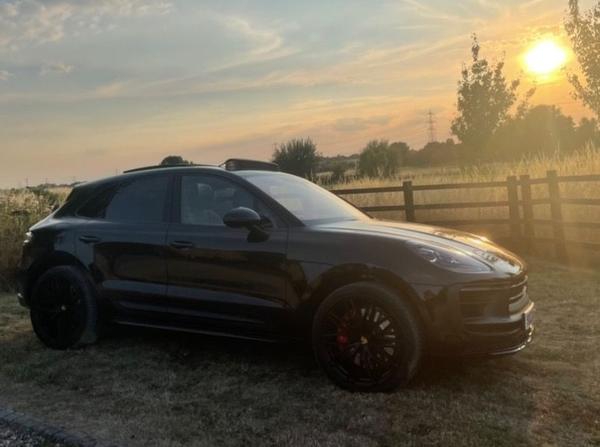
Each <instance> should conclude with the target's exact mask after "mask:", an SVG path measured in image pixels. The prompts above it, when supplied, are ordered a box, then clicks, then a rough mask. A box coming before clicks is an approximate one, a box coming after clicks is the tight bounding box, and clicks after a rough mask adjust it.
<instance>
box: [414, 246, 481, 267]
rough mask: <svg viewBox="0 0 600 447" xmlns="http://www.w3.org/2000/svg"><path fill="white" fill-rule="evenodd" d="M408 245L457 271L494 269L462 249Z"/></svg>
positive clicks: (427, 259) (425, 257)
mask: <svg viewBox="0 0 600 447" xmlns="http://www.w3.org/2000/svg"><path fill="white" fill-rule="evenodd" d="M408 246H409V247H410V248H411V249H412V250H413V251H414V252H415V253H416V254H417V255H419V256H420V257H421V258H423V259H425V260H426V261H429V262H430V263H432V264H434V265H436V266H438V267H440V268H443V269H445V270H450V271H453V272H457V273H486V272H490V271H492V269H491V268H490V267H489V266H488V265H487V264H485V263H484V262H482V261H479V260H477V259H476V258H475V257H473V256H470V255H468V254H467V253H464V252H462V251H460V250H456V249H453V248H451V247H443V246H440V245H430V244H419V243H414V242H409V243H408Z"/></svg>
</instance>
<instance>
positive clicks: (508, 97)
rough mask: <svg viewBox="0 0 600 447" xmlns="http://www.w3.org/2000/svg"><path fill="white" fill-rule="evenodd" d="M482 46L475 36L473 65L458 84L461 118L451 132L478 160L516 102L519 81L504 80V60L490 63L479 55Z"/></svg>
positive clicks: (465, 70) (456, 121)
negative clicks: (476, 152)
mask: <svg viewBox="0 0 600 447" xmlns="http://www.w3.org/2000/svg"><path fill="white" fill-rule="evenodd" d="M479 51H480V46H479V42H478V40H477V37H476V36H473V44H472V46H471V55H472V62H471V65H470V66H464V67H463V70H462V73H461V76H462V77H461V80H460V81H459V83H458V101H457V108H458V113H459V115H458V116H457V117H456V118H455V119H454V120H453V122H452V127H451V129H452V133H453V134H454V135H456V136H457V137H458V138H459V139H460V141H462V142H463V144H464V145H465V146H466V148H468V149H469V150H470V151H471V152H472V155H475V156H476V157H478V156H481V154H475V151H481V150H482V148H483V147H484V146H485V144H486V143H487V142H488V141H489V139H490V138H491V137H492V135H493V134H494V132H495V131H496V129H497V128H498V127H499V126H500V125H502V123H504V121H505V120H506V118H507V117H508V113H509V110H510V108H511V107H512V106H513V104H514V103H515V101H516V99H517V95H516V91H517V88H518V86H519V81H518V80H514V81H511V82H508V81H507V80H506V78H505V77H504V72H503V70H504V61H500V62H497V63H496V64H495V65H493V64H489V63H488V61H487V60H486V59H483V58H481V57H480V56H479Z"/></svg>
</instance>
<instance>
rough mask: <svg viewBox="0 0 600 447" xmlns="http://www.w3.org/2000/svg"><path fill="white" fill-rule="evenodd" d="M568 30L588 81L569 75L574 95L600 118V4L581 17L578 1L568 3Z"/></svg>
mask: <svg viewBox="0 0 600 447" xmlns="http://www.w3.org/2000/svg"><path fill="white" fill-rule="evenodd" d="M565 29H566V31H567V34H568V35H569V38H570V39H571V44H572V46H573V51H574V53H575V55H576V56H577V61H578V62H579V65H580V67H581V73H582V76H583V78H584V79H585V80H582V79H580V78H579V76H577V75H576V74H571V75H569V81H570V82H571V84H572V85H573V88H574V89H575V92H574V96H575V97H576V98H578V99H580V100H581V101H582V102H583V103H584V104H585V105H586V106H587V107H589V108H590V110H592V111H593V112H594V114H595V115H596V117H597V118H598V119H600V2H598V3H597V4H596V6H594V7H593V8H591V9H590V10H589V11H586V12H585V13H583V14H582V13H581V12H580V10H579V2H578V0H569V12H568V16H567V19H566V21H565Z"/></svg>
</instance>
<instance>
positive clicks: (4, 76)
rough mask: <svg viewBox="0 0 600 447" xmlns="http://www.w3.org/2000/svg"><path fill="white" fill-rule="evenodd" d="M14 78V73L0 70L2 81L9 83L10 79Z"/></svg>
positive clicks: (0, 79)
mask: <svg viewBox="0 0 600 447" xmlns="http://www.w3.org/2000/svg"><path fill="white" fill-rule="evenodd" d="M10 77H12V73H10V72H8V71H6V70H0V81H8V78H10Z"/></svg>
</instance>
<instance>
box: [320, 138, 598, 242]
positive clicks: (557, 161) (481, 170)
mask: <svg viewBox="0 0 600 447" xmlns="http://www.w3.org/2000/svg"><path fill="white" fill-rule="evenodd" d="M549 170H556V171H557V172H558V174H559V175H582V174H600V148H597V147H592V146H588V147H586V148H585V149H582V150H580V151H577V152H574V153H572V154H570V155H568V156H561V155H560V154H556V155H544V156H537V157H530V158H526V159H523V160H521V161H519V162H514V163H490V164H484V165H478V166H468V167H449V166H444V167H432V168H406V169H402V170H401V171H400V173H399V175H398V176H397V177H395V178H391V179H390V178H387V179H384V178H375V179H373V178H370V179H369V178H350V179H348V180H347V181H346V182H343V183H338V184H334V185H329V186H328V187H329V188H330V189H336V188H369V187H377V186H390V185H400V184H401V182H402V181H404V180H411V181H412V182H413V184H414V185H430V184H440V183H463V182H464V183H472V182H489V181H498V180H506V177H507V176H510V175H515V176H519V175H523V174H528V175H529V176H530V177H531V178H542V177H545V176H546V173H547V171H549ZM560 189H561V196H562V197H569V198H598V199H600V183H598V182H581V183H565V184H561V188H560ZM532 195H533V198H534V199H538V198H539V199H542V198H547V197H548V188H547V185H534V186H533V187H532ZM344 198H346V199H348V200H350V201H351V202H352V203H354V204H356V205H357V206H378V205H403V204H404V199H403V195H402V193H393V192H392V193H377V194H352V195H345V196H344ZM414 198H415V203H416V204H432V203H451V202H492V201H505V200H507V191H506V188H481V189H447V190H434V191H416V192H415V197H414ZM534 212H535V217H536V218H537V219H549V218H550V210H549V206H548V205H544V204H539V205H535V209H534ZM374 217H378V218H383V219H392V220H404V213H403V212H378V213H374ZM416 217H417V221H421V222H429V221H434V222H435V221H444V220H461V219H464V220H471V219H495V218H498V219H504V218H507V217H508V209H507V208H506V207H502V208H486V207H484V208H472V209H456V210H418V211H417V214H416ZM563 218H564V219H565V220H572V221H580V222H600V207H599V206H583V205H564V206H563ZM463 228H464V229H466V230H470V231H476V232H478V233H481V234H484V235H486V236H488V237H491V238H502V237H504V236H507V234H508V226H507V225H494V226H477V225H475V226H465V227H463ZM536 236H538V237H551V236H552V234H551V228H550V227H541V226H540V227H539V228H536ZM567 237H569V238H570V239H574V240H581V241H589V242H600V231H597V230H581V229H568V234H567Z"/></svg>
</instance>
